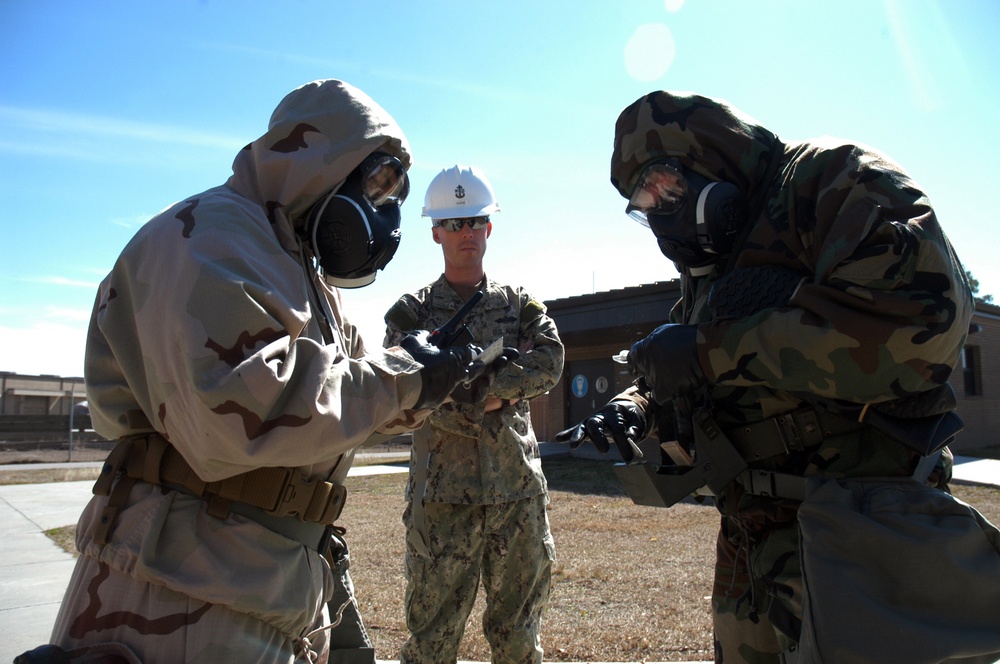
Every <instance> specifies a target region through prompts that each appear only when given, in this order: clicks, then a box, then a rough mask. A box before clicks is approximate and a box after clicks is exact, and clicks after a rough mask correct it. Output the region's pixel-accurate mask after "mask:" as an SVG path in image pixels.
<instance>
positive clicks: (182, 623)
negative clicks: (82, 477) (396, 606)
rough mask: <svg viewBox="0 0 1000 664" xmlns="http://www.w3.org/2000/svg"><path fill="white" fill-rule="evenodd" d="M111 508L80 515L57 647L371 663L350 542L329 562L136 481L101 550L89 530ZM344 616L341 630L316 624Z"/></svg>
mask: <svg viewBox="0 0 1000 664" xmlns="http://www.w3.org/2000/svg"><path fill="white" fill-rule="evenodd" d="M106 504H107V498H105V497H103V496H95V497H94V498H93V499H92V500H91V502H90V504H88V506H87V507H86V508H85V510H84V512H83V515H82V516H81V517H80V521H79V524H78V528H77V548H78V549H79V550H80V552H81V555H80V557H79V558H78V559H77V564H76V567H75V569H74V571H73V575H72V577H71V579H70V583H69V586H68V588H67V590H66V593H65V596H64V598H63V602H62V605H61V606H60V610H59V613H58V615H57V617H56V622H55V625H54V627H53V630H52V638H51V642H52V643H53V644H55V645H58V646H60V647H62V648H64V649H66V650H72V649H75V648H81V647H83V646H87V645H92V644H98V643H120V644H123V645H125V646H127V647H128V648H130V649H131V650H132V651H133V652H135V653H136V654H137V655H138V656H139V658H140V659H141V660H142V661H143V662H144V664H155V663H156V662H164V663H167V662H169V663H174V662H192V663H198V662H203V663H205V664H216V663H217V662H241V663H243V662H259V663H261V664H264V663H273V662H287V663H293V662H307V661H308V662H332V663H341V664H362V663H364V664H374V662H375V654H374V649H373V648H372V646H371V643H370V640H369V639H368V635H367V633H366V632H365V628H364V625H363V623H362V621H361V616H360V614H359V613H358V610H357V604H356V602H355V599H354V592H353V585H352V583H351V578H350V574H349V571H348V568H349V566H350V557H349V555H348V551H347V547H346V544H344V543H343V541H336V542H335V543H334V546H333V547H332V550H331V554H328V555H327V556H326V557H325V558H323V557H320V555H319V554H318V553H317V551H316V550H314V549H309V548H308V547H305V546H303V545H302V544H300V543H299V542H296V541H294V540H290V539H288V538H286V537H284V536H282V535H279V534H278V533H275V532H273V531H271V530H268V529H267V528H264V527H263V526H262V525H260V524H258V523H256V522H254V521H251V520H249V519H246V518H244V517H241V516H239V515H230V516H229V517H227V518H225V519H219V518H216V517H214V516H210V515H208V514H207V513H206V511H205V503H204V502H203V501H201V500H198V499H197V498H194V497H193V496H188V495H186V494H181V493H179V492H176V491H165V490H162V489H161V488H160V487H154V486H152V485H149V484H145V483H142V482H139V483H137V484H136V486H135V487H134V488H133V489H132V492H131V494H130V497H129V504H128V505H127V507H126V508H125V509H123V510H122V511H121V512H120V513H119V515H118V519H117V525H116V527H115V529H114V532H113V533H112V536H111V539H110V541H109V542H108V543H107V544H105V545H103V546H102V545H99V544H98V543H96V542H95V541H94V538H93V533H94V530H95V528H96V526H97V523H99V521H100V517H101V512H102V509H103V507H104V505H106ZM337 613H340V617H341V620H340V623H339V624H338V625H337V627H336V628H334V629H332V630H330V629H320V628H323V627H324V626H327V625H329V624H330V622H331V617H336V614H337ZM314 630H318V631H314Z"/></svg>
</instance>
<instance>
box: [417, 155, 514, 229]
mask: <svg viewBox="0 0 1000 664" xmlns="http://www.w3.org/2000/svg"><path fill="white" fill-rule="evenodd" d="M499 211H500V206H499V205H497V197H496V195H495V194H494V193H493V185H491V184H490V181H489V180H487V179H486V175H485V174H483V172H482V170H480V169H478V168H476V167H475V166H462V165H460V164H457V165H455V166H452V167H451V168H446V169H444V170H443V171H441V172H440V173H438V174H437V175H436V176H434V179H433V180H431V183H430V185H429V186H428V187H427V194H426V195H425V196H424V212H423V216H425V217H430V218H431V219H452V218H456V217H457V218H467V217H482V216H485V215H488V214H490V213H492V212H499Z"/></svg>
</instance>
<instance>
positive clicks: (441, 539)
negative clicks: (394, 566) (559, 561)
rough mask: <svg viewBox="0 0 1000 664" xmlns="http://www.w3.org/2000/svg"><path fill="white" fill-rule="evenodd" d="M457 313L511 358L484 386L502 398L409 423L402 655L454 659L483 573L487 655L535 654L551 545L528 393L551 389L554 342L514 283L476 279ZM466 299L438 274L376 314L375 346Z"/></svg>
mask: <svg viewBox="0 0 1000 664" xmlns="http://www.w3.org/2000/svg"><path fill="white" fill-rule="evenodd" d="M482 290H483V291H484V292H485V297H484V298H483V299H482V300H481V301H480V302H479V303H478V304H477V305H476V306H475V308H474V309H472V311H471V312H470V313H469V315H468V316H467V317H466V319H465V323H466V326H467V327H468V329H469V331H470V332H471V334H472V336H473V337H474V338H475V340H476V341H475V343H477V344H479V345H481V346H483V347H486V346H488V345H489V344H490V343H492V342H493V341H494V340H496V339H499V338H502V339H503V343H504V346H507V347H513V348H517V349H518V350H519V351H520V356H519V357H518V358H517V359H516V360H514V361H513V362H511V364H510V365H509V366H508V367H507V369H506V370H505V372H504V373H502V374H500V375H499V376H497V378H496V379H495V381H494V382H493V384H492V387H491V389H490V395H491V396H496V397H499V398H501V399H505V400H507V401H508V402H511V401H513V402H514V403H507V404H505V405H504V406H503V407H502V408H501V409H499V410H495V411H491V412H488V413H487V412H485V403H478V404H470V405H466V404H456V403H447V404H445V405H443V406H441V407H440V408H438V409H437V410H436V411H434V414H433V415H431V417H429V418H428V419H427V422H426V423H425V424H424V426H423V427H422V428H421V429H420V430H418V431H416V432H414V434H413V437H414V441H413V449H412V451H411V456H410V476H409V481H408V483H407V489H406V497H407V501H408V502H407V508H406V512H405V514H404V516H403V521H404V524H405V525H406V539H407V546H406V576H407V588H406V605H405V608H406V621H407V627H408V629H409V630H410V638H409V639H408V641H407V642H406V643H405V644H404V645H403V648H402V652H401V653H400V662H404V663H405V662H409V663H411V664H418V663H419V664H429V663H434V662H441V663H445V662H455V661H456V658H457V653H458V647H459V644H460V642H461V640H462V635H463V633H464V630H465V623H466V620H467V619H468V617H469V613H470V612H471V610H472V607H473V601H474V600H475V597H476V592H477V588H478V586H479V579H480V576H482V579H483V586H484V588H485V591H486V596H487V608H486V612H485V614H484V616H483V632H484V634H485V636H486V639H487V641H488V642H489V644H490V648H491V651H492V657H493V661H494V662H524V663H529V662H541V661H542V648H541V620H542V611H543V609H544V607H545V604H546V602H547V601H548V596H549V587H550V583H551V570H552V562H553V560H555V547H554V544H553V541H552V535H551V533H550V532H549V522H548V515H547V512H546V505H547V504H548V493H547V484H546V482H545V475H543V474H542V462H541V458H540V456H539V452H538V441H537V440H536V438H535V432H534V430H533V429H532V426H531V411H530V407H529V401H530V400H531V399H533V398H534V397H537V396H539V395H541V394H544V393H545V392H547V391H548V390H550V389H552V387H554V386H555V384H556V383H557V382H558V381H559V377H560V375H561V374H562V367H563V345H562V342H561V341H560V340H559V335H558V332H557V330H556V326H555V323H554V322H553V321H552V319H551V318H549V316H547V315H546V313H545V306H544V305H543V304H542V303H541V302H539V301H538V300H535V299H534V298H532V297H531V295H529V294H528V293H527V292H525V291H524V290H523V289H522V288H517V287H513V286H505V285H501V284H499V283H497V282H495V281H492V280H490V279H489V278H485V288H483V289H482ZM463 304H464V302H463V301H462V299H461V297H460V296H459V295H458V294H457V293H456V292H455V290H454V289H453V288H452V287H451V285H450V284H449V283H448V282H447V280H446V279H445V278H444V275H442V276H441V277H440V278H438V279H437V281H435V282H434V283H432V284H430V285H429V286H426V287H424V288H422V289H421V290H419V291H417V292H416V293H412V294H407V295H404V296H402V297H401V298H400V299H399V300H398V301H397V302H396V304H395V305H393V307H392V308H391V309H390V310H389V311H388V312H387V313H386V316H385V321H386V326H387V327H386V338H385V342H384V343H385V345H393V344H396V343H398V342H399V340H400V339H402V337H403V336H404V335H405V334H406V333H407V332H408V331H411V330H414V329H435V328H437V327H440V326H441V325H444V324H445V323H446V322H447V321H448V320H449V319H450V318H451V317H452V316H454V314H455V313H456V312H457V311H458V310H459V309H460V308H461V307H462V305H463Z"/></svg>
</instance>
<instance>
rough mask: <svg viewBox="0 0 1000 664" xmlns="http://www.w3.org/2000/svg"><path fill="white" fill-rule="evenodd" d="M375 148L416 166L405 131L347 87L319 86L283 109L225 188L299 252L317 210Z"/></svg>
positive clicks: (300, 92)
mask: <svg viewBox="0 0 1000 664" xmlns="http://www.w3.org/2000/svg"><path fill="white" fill-rule="evenodd" d="M376 149H380V150H382V151H383V152H387V153H389V154H391V155H393V156H395V157H397V158H399V160H400V161H401V162H403V165H404V166H405V167H406V168H407V169H408V168H409V167H410V147H409V144H408V143H407V140H406V137H405V136H404V135H403V131H402V130H401V129H400V128H399V126H398V125H397V124H396V121H395V120H393V118H392V116H390V115H389V114H388V113H387V112H386V111H385V110H384V109H383V108H382V107H381V106H379V105H378V104H377V103H375V101H374V100H372V99H371V97H369V96H368V95H366V94H365V93H364V92H362V91H361V90H359V89H357V88H355V87H353V86H352V85H350V84H348V83H344V82H343V81H338V80H335V79H326V80H321V81H313V82H311V83H307V84H305V85H303V86H301V87H299V88H297V89H295V90H293V91H292V92H290V93H289V94H288V95H287V96H286V97H285V98H284V99H283V100H282V101H281V103H280V104H278V107H277V108H276V109H275V110H274V113H272V115H271V120H270V122H269V123H268V129H267V132H266V133H265V134H264V135H263V136H261V137H260V138H258V139H257V140H255V141H253V142H252V143H250V144H249V145H247V146H246V147H245V148H243V150H242V151H241V152H240V153H239V154H238V155H237V156H236V159H235V161H234V162H233V175H232V177H230V178H229V181H228V182H227V183H226V184H227V185H228V186H230V187H232V188H233V189H235V190H236V191H237V192H239V193H240V195H242V196H244V197H245V198H247V199H249V200H250V201H253V202H254V203H256V204H258V205H260V206H261V208H263V209H264V210H265V212H266V214H267V217H268V221H269V222H270V223H271V225H272V227H273V228H274V231H275V234H276V235H277V236H278V239H279V241H280V242H281V245H282V246H283V247H284V248H285V249H286V250H288V251H291V252H293V253H295V252H297V251H298V246H299V241H298V239H296V232H298V231H301V230H302V229H303V228H304V226H305V223H306V214H307V213H308V211H309V209H310V208H311V207H312V205H313V204H314V203H315V202H316V201H318V200H319V199H320V198H322V197H323V196H324V195H325V194H327V193H329V192H330V191H331V190H332V189H334V188H335V187H339V186H340V184H341V183H343V181H344V180H345V179H346V178H347V176H348V174H350V172H351V171H352V170H354V169H355V167H357V166H358V164H360V163H361V162H362V161H363V160H364V158H365V157H367V156H368V155H369V154H371V153H372V152H374V151H375V150H376Z"/></svg>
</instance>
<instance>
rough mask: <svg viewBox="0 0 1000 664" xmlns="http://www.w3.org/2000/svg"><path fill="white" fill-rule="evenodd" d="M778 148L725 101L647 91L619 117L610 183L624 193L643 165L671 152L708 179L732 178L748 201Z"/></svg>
mask: <svg viewBox="0 0 1000 664" xmlns="http://www.w3.org/2000/svg"><path fill="white" fill-rule="evenodd" d="M782 151H783V146H782V144H781V141H780V140H779V139H778V137H777V136H775V135H774V134H772V133H771V132H770V131H768V130H767V129H765V128H764V127H762V126H760V125H759V124H758V123H757V122H756V121H754V120H753V119H751V118H749V117H748V116H746V115H744V114H742V113H741V112H739V111H737V110H736V109H734V108H732V107H730V106H729V104H727V103H726V102H724V101H720V100H716V99H710V98H708V97H702V96H700V95H696V94H692V93H687V92H666V91H657V92H651V93H649V94H648V95H646V96H644V97H641V98H640V99H638V100H637V101H636V102H635V103H633V104H631V105H630V106H629V107H628V108H626V109H625V110H624V111H622V113H621V115H620V116H619V117H618V122H617V123H616V124H615V145H614V151H613V153H612V156H611V184H613V185H614V186H615V188H616V189H617V190H618V191H619V192H620V193H621V195H622V196H623V197H625V198H626V199H628V198H629V196H630V195H631V194H632V189H633V188H634V187H635V184H636V180H637V179H638V177H639V174H640V172H641V170H642V167H643V166H645V165H646V164H648V163H649V162H651V161H655V160H657V159H665V158H668V157H673V158H675V159H677V160H679V161H680V164H681V165H682V166H684V167H685V168H688V169H690V170H693V171H695V172H697V173H700V174H701V175H703V176H705V177H707V178H709V179H711V180H720V181H724V182H731V183H732V184H734V185H736V186H737V187H739V189H740V191H741V192H742V193H743V196H744V197H745V198H746V200H748V201H750V200H751V199H752V198H753V197H754V196H755V195H757V193H758V192H757V186H756V185H757V183H758V182H760V181H761V180H763V179H764V176H765V174H766V172H767V169H768V163H769V161H770V160H771V159H772V158H780V155H781V152H782Z"/></svg>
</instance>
